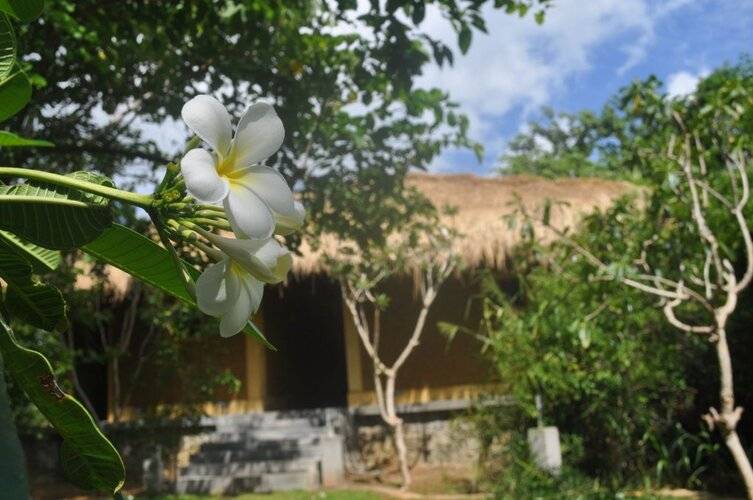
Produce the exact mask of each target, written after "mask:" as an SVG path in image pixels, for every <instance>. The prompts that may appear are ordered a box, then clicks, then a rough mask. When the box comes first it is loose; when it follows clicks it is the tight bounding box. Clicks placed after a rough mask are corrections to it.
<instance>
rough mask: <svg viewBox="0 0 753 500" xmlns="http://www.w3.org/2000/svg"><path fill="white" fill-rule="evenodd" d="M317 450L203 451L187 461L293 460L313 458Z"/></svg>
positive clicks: (200, 462) (194, 462) (206, 462)
mask: <svg viewBox="0 0 753 500" xmlns="http://www.w3.org/2000/svg"><path fill="white" fill-rule="evenodd" d="M318 451H319V449H318V448H313V447H304V448H296V449H285V448H272V447H270V448H257V449H252V450H247V449H238V450H223V449H219V450H203V451H199V452H197V453H195V454H194V455H192V456H191V458H190V459H189V461H190V463H191V464H210V463H225V464H229V463H233V462H258V461H264V460H295V459H299V458H315V457H316V456H317V455H318Z"/></svg>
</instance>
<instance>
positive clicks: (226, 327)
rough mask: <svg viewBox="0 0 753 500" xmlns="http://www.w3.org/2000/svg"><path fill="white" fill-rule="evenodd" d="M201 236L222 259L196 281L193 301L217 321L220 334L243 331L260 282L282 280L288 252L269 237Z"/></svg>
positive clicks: (256, 300)
mask: <svg viewBox="0 0 753 500" xmlns="http://www.w3.org/2000/svg"><path fill="white" fill-rule="evenodd" d="M204 235H205V236H206V237H207V238H208V239H209V240H210V241H211V242H212V243H213V244H214V245H216V246H217V247H218V248H219V249H220V250H221V251H222V254H223V258H222V260H221V261H220V262H218V263H216V264H212V265H210V266H209V267H207V268H206V269H205V270H204V272H203V273H202V274H201V276H199V279H198V280H196V302H197V304H198V306H199V309H200V310H201V311H202V312H204V313H205V314H209V315H210V316H215V317H219V318H221V319H220V335H222V336H223V337H230V336H233V335H235V334H236V333H238V332H240V331H241V330H243V328H244V327H245V326H246V323H247V322H248V320H249V318H250V317H251V315H253V314H254V313H255V312H256V311H257V310H258V309H259V306H260V305H261V299H262V296H263V294H264V283H265V282H266V283H279V282H280V281H282V280H284V279H285V276H286V275H287V273H288V271H289V270H290V266H291V265H292V262H293V260H292V257H291V255H290V251H288V249H287V248H285V247H284V246H283V245H281V244H280V243H278V242H277V241H276V240H275V239H273V238H268V239H265V240H248V239H234V238H225V237H222V236H218V235H215V234H212V233H209V232H206V233H204Z"/></svg>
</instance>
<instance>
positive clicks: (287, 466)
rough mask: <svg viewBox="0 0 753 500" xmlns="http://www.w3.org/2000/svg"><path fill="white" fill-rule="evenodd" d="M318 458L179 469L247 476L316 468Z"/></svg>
mask: <svg viewBox="0 0 753 500" xmlns="http://www.w3.org/2000/svg"><path fill="white" fill-rule="evenodd" d="M318 468H319V459H318V458H311V457H309V458H298V459H293V460H258V461H254V462H230V463H214V462H208V463H193V464H190V465H188V466H187V467H183V468H181V470H180V476H181V477H182V476H222V477H224V476H249V475H254V474H259V473H266V472H299V471H308V470H318Z"/></svg>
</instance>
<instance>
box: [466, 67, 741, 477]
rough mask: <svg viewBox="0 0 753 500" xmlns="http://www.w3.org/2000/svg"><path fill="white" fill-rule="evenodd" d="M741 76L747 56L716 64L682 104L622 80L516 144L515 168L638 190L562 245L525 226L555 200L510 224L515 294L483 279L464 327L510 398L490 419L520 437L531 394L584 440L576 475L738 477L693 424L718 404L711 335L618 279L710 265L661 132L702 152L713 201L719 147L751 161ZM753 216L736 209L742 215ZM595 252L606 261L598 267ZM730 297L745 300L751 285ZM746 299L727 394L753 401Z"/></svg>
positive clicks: (711, 212)
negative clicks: (677, 321)
mask: <svg viewBox="0 0 753 500" xmlns="http://www.w3.org/2000/svg"><path fill="white" fill-rule="evenodd" d="M752 84H753V65H752V64H751V61H750V60H749V59H742V60H741V62H740V63H739V64H738V65H736V66H726V67H722V68H720V69H719V70H717V71H715V72H714V73H712V74H711V75H709V76H708V77H707V78H705V79H704V80H702V81H701V82H700V83H699V86H698V89H697V91H696V93H695V94H692V95H689V96H686V97H683V98H675V99H671V98H669V97H668V96H667V95H666V94H663V93H662V92H661V84H660V82H659V81H658V80H656V79H655V78H649V79H647V80H646V81H644V82H636V83H634V84H631V85H630V86H628V87H626V88H625V89H623V90H621V91H620V92H619V94H618V95H617V96H616V97H615V98H613V99H612V100H611V101H610V104H608V105H607V106H606V107H605V110H604V112H603V113H602V114H601V115H598V116H594V115H593V114H591V113H587V112H584V113H579V114H576V115H556V114H554V113H550V114H549V116H550V121H549V123H548V124H545V125H540V126H534V127H533V128H532V132H531V133H530V134H527V135H526V134H524V135H523V136H521V137H519V138H518V140H517V142H515V145H514V147H515V149H514V151H515V153H514V154H512V155H510V156H508V158H507V160H508V161H509V162H510V163H508V164H509V165H511V166H512V168H513V170H515V171H516V172H526V173H536V174H543V175H551V176H559V175H594V174H597V175H603V176H607V177H619V178H629V179H633V180H636V181H638V182H639V183H640V184H641V185H642V187H641V188H640V189H637V190H635V191H634V192H633V193H632V195H631V196H629V197H627V198H625V199H622V200H620V201H619V202H617V203H615V204H614V205H613V206H612V207H610V208H609V209H608V210H606V211H604V212H602V213H599V212H597V213H594V214H593V215H590V216H588V217H586V218H585V219H584V220H583V221H582V222H581V224H580V225H579V226H578V227H577V228H569V230H565V231H556V233H557V234H558V235H559V237H560V238H562V239H561V240H560V242H556V243H554V244H551V245H543V244H540V243H538V241H539V236H541V235H542V232H548V231H549V229H548V228H547V227H545V226H546V222H544V225H543V226H542V225H541V224H539V225H536V226H534V225H532V223H531V222H532V221H543V220H544V219H546V218H547V216H546V214H547V213H550V212H551V211H553V210H557V208H558V205H557V202H556V201H554V202H551V203H549V204H548V205H546V206H544V207H541V209H540V210H539V211H537V212H536V213H535V214H532V213H528V214H522V215H523V217H522V219H521V218H518V219H517V220H516V223H517V224H519V225H518V226H516V227H515V228H514V229H513V230H520V231H522V233H523V234H524V235H525V236H526V237H527V240H526V241H527V243H526V244H525V245H523V246H522V247H521V248H520V249H519V250H518V252H519V253H518V255H516V256H515V258H512V259H511V260H512V262H514V263H516V267H515V275H516V276H517V278H518V279H519V289H518V290H517V292H516V293H515V294H514V296H512V297H510V296H509V295H505V294H504V293H502V292H501V291H500V290H499V288H498V287H497V286H496V284H494V281H493V280H492V279H490V278H487V279H486V280H485V283H486V293H485V295H484V297H483V301H484V311H485V314H484V323H483V325H482V328H481V329H480V331H479V332H476V333H477V334H478V335H480V337H481V339H482V340H483V341H484V345H485V347H486V349H487V353H488V354H489V355H490V357H491V359H492V360H494V361H495V362H496V366H497V371H498V374H499V377H500V380H501V381H502V382H503V383H505V384H508V386H509V389H510V391H511V392H512V393H513V395H514V396H515V397H516V399H517V401H518V402H519V403H520V406H519V408H518V410H519V413H517V414H516V415H515V418H513V419H512V420H511V421H510V420H507V421H505V422H503V423H499V422H498V423H499V425H501V426H502V428H507V429H514V430H516V431H519V432H521V431H523V430H524V429H525V427H526V426H529V425H531V423H532V422H533V419H534V417H535V416H536V410H535V406H534V404H533V398H534V396H535V395H536V394H541V395H542V396H543V399H544V414H543V417H544V421H545V422H546V423H547V424H553V425H557V426H559V428H560V431H561V432H562V433H563V435H564V438H565V439H567V440H569V442H571V443H572V442H574V441H573V440H578V441H580V442H581V444H582V448H581V451H582V453H576V454H574V455H571V456H569V457H567V456H566V457H565V461H566V462H569V463H574V464H576V466H577V467H578V469H579V470H580V471H582V472H583V473H586V474H589V475H590V474H596V475H597V476H600V477H602V478H604V479H605V480H607V481H608V482H615V483H616V484H626V483H628V484H629V483H630V482H631V481H632V482H636V481H640V480H642V479H643V478H647V479H648V480H649V481H654V482H657V483H661V482H667V483H671V484H675V485H682V486H692V487H716V488H721V489H724V490H725V491H730V490H732V491H734V489H735V488H736V487H737V483H736V481H735V482H731V481H730V480H729V477H728V471H729V470H730V466H731V464H730V463H729V462H730V461H729V459H728V458H727V457H725V458H723V459H719V458H716V457H715V456H712V452H713V451H715V450H718V449H719V443H718V442H717V441H716V439H718V438H717V437H716V436H713V435H710V434H709V433H707V432H705V431H702V430H701V428H700V422H699V418H698V417H699V416H700V414H701V413H702V412H704V411H705V410H706V408H708V407H709V406H710V405H715V404H717V402H716V399H717V394H718V385H717V384H718V382H717V379H718V370H717V368H716V360H715V357H714V356H713V353H712V351H711V350H710V349H709V348H708V344H707V343H706V342H704V341H703V340H702V337H700V336H699V337H690V336H688V335H687V334H685V333H680V332H678V331H676V330H674V328H673V327H672V326H670V325H669V324H667V323H666V320H665V318H664V316H663V315H662V314H661V310H660V309H658V308H657V304H656V300H655V299H652V298H650V297H648V296H646V295H645V294H643V293H641V292H638V291H636V290H634V289H630V288H628V287H625V286H622V285H621V284H620V283H619V282H620V281H621V280H622V279H623V278H624V277H631V276H639V275H640V273H648V274H647V276H648V278H646V279H648V280H649V282H650V281H651V279H672V280H677V279H682V276H685V275H688V274H690V275H695V276H703V274H704V266H706V265H708V262H707V260H706V259H705V258H704V255H705V254H704V252H703V247H702V245H701V242H702V239H701V238H700V236H699V233H698V228H697V226H696V225H695V223H694V221H693V219H692V217H691V207H690V205H689V203H688V202H687V199H688V193H687V187H686V186H685V185H684V183H681V182H679V179H680V176H681V175H682V171H681V165H679V164H678V162H676V161H674V160H673V158H672V156H671V154H668V152H670V153H671V152H672V151H675V148H677V147H680V146H682V144H681V142H680V141H679V140H676V139H674V140H673V137H682V136H683V134H684V133H685V132H686V131H688V130H690V131H692V132H691V134H695V139H694V140H696V141H697V143H698V144H701V145H704V146H705V147H704V148H698V149H697V153H694V156H693V162H694V165H695V167H694V168H697V169H701V170H704V171H703V172H699V173H698V175H699V177H698V178H702V179H703V181H699V182H704V183H706V185H707V186H709V187H710V188H711V189H713V191H714V192H715V193H717V194H719V195H720V196H728V195H730V194H731V193H732V192H734V190H735V189H739V186H735V185H734V182H733V180H732V179H733V176H731V175H729V173H728V168H729V167H728V159H729V156H728V155H729V154H732V152H736V151H737V152H740V151H741V152H742V154H743V155H745V158H748V159H749V158H750V150H751V149H750V148H751V142H750V141H751V138H753V114H752V113H753V106H751V104H752V103H753V94H751V89H752V88H753V85H752ZM691 136H692V135H691ZM542 138H545V139H542ZM701 173H702V174H703V175H702V176H701ZM708 196H709V199H708V200H707V201H704V203H705V204H704V213H705V214H706V218H707V220H708V224H709V226H710V227H712V228H713V230H714V233H715V234H716V235H717V237H718V238H719V240H720V252H721V253H722V254H723V256H724V257H725V258H727V259H729V260H730V261H732V262H742V261H743V255H744V247H743V241H742V240H741V238H740V233H739V227H738V225H737V223H736V222H735V220H734V218H733V217H730V212H729V207H726V206H724V204H723V203H720V202H718V201H717V200H716V198H715V197H713V196H711V195H708ZM751 215H753V214H751V212H750V207H746V218H747V219H748V220H749V219H750V217H751ZM583 249H586V251H587V252H588V253H589V254H590V255H591V256H592V257H593V259H592V260H591V261H589V260H588V259H586V258H584V253H583V252H581V250H583ZM593 260H598V261H600V262H602V263H605V265H604V266H603V267H601V269H599V267H600V266H597V267H594V263H593ZM657 270H659V271H657ZM654 273H656V274H655V275H654ZM652 276H653V278H652ZM678 277H679V278H678ZM741 300H742V301H744V302H745V303H746V304H748V303H749V301H750V296H749V294H748V295H743V296H742V297H741ZM746 309H747V308H746V307H745V306H741V307H739V308H738V312H737V313H736V314H735V315H734V316H733V320H732V322H733V326H731V327H730V328H729V336H730V342H731V344H732V347H731V350H732V352H733V356H734V358H735V360H736V361H735V362H734V363H733V366H735V380H736V383H737V390H738V394H740V395H741V398H742V399H743V401H742V402H741V404H742V405H744V406H750V397H749V396H748V394H749V393H750V391H749V390H746V389H747V388H749V387H750V384H751V380H753V379H751V377H750V370H749V369H748V368H747V364H746V363H742V362H740V360H744V359H747V358H746V357H747V356H749V355H750V348H749V347H747V346H746V345H745V344H746V342H745V341H744V340H743V338H744V337H745V335H746V334H745V333H744V332H745V331H747V329H748V328H749V325H750V321H751V317H750V313H749V312H748V311H747V310H746ZM681 317H682V319H683V321H685V322H687V323H690V324H699V322H701V323H700V324H705V322H706V321H708V317H707V316H706V312H705V311H703V310H700V308H697V307H692V306H687V307H684V308H683V309H682V311H681ZM678 422H680V423H682V427H677V423H678ZM747 425H749V424H747ZM744 426H745V424H741V427H744ZM498 428H499V427H498ZM743 432H745V431H743ZM746 435H747V436H748V438H749V436H750V431H748V433H747V434H746ZM513 451H514V450H513ZM544 482H545V483H546V481H544Z"/></svg>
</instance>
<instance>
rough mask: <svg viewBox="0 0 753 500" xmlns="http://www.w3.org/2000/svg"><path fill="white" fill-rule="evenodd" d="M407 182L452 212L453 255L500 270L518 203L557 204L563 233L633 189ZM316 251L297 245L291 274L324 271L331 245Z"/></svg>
mask: <svg viewBox="0 0 753 500" xmlns="http://www.w3.org/2000/svg"><path fill="white" fill-rule="evenodd" d="M407 183H408V185H410V186H413V187H415V188H417V189H418V190H419V191H420V192H422V193H423V194H424V195H425V196H426V197H428V198H429V199H430V200H431V201H432V203H434V205H435V206H437V207H438V208H441V207H444V206H452V207H454V208H456V209H457V211H456V213H455V214H454V215H452V216H444V217H443V219H444V220H443V222H444V223H445V224H447V225H448V226H450V227H452V228H454V229H455V230H457V231H458V232H459V233H460V234H461V237H460V238H459V239H458V241H457V242H456V246H455V251H456V252H457V253H458V255H460V256H461V259H462V260H463V262H464V264H465V265H466V266H470V267H480V266H487V267H492V268H497V269H500V268H502V267H503V266H504V262H505V257H506V255H507V254H508V252H509V251H510V249H511V248H512V247H513V246H514V245H515V244H516V243H517V242H518V241H519V240H520V231H519V230H516V229H511V228H510V227H509V223H508V221H507V220H506V218H505V216H506V215H509V214H513V213H514V212H515V211H516V210H517V208H516V207H517V206H518V200H519V202H520V203H521V204H522V205H523V206H524V207H525V208H526V210H527V211H529V212H533V211H535V210H537V209H540V208H541V207H542V206H543V205H544V203H545V202H546V200H547V199H549V200H551V201H552V202H557V203H554V204H553V207H552V210H551V217H550V223H551V224H552V225H553V226H555V227H558V228H564V227H572V226H573V225H574V224H575V223H577V221H578V220H579V218H580V217H582V216H583V215H584V214H586V213H589V212H591V211H593V210H594V209H603V208H606V207H607V206H609V205H610V204H611V203H612V202H613V201H614V200H615V199H616V198H618V197H619V196H621V195H624V194H626V193H628V192H629V191H631V190H634V189H635V187H634V186H632V185H631V184H628V183H625V182H617V181H608V180H603V179H589V178H572V179H556V180H552V179H544V178H540V177H532V176H506V177H478V176H475V175H469V174H412V175H410V176H409V177H408V180H407ZM559 202H561V203H559ZM322 247H323V249H322V250H321V251H319V252H313V251H311V248H310V247H308V246H307V245H305V244H304V245H302V247H301V249H300V250H301V254H302V255H301V256H297V257H296V258H295V259H294V262H293V272H294V273H295V274H297V275H307V274H313V273H319V272H326V269H324V264H323V259H322V252H326V253H327V254H329V255H333V254H336V252H337V243H336V242H335V241H325V243H324V244H323V245H322Z"/></svg>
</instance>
